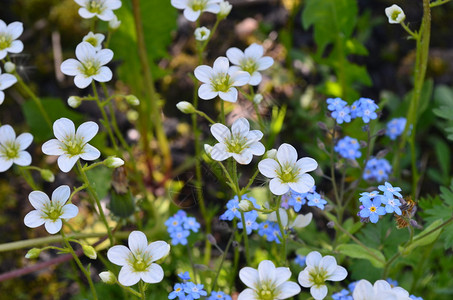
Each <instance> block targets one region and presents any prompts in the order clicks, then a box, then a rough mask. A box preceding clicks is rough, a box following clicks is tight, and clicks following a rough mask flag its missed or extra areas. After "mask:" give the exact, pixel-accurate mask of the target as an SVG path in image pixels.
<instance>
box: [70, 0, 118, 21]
mask: <svg viewBox="0 0 453 300" xmlns="http://www.w3.org/2000/svg"><path fill="white" fill-rule="evenodd" d="M74 1H75V2H76V3H77V4H78V5H80V6H81V7H80V8H79V15H80V16H81V17H82V18H84V19H91V18H93V17H98V18H99V19H100V20H102V21H111V20H113V19H114V18H115V17H116V16H115V14H114V13H113V10H115V9H118V8H120V7H121V1H120V0H74Z"/></svg>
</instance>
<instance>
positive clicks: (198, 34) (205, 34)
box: [194, 26, 211, 42]
mask: <svg viewBox="0 0 453 300" xmlns="http://www.w3.org/2000/svg"><path fill="white" fill-rule="evenodd" d="M194 34H195V39H196V40H197V41H200V42H202V41H206V40H207V39H208V38H209V35H210V34H211V30H209V29H208V28H206V27H204V26H203V27H198V28H197V29H195V32H194Z"/></svg>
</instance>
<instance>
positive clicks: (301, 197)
mask: <svg viewBox="0 0 453 300" xmlns="http://www.w3.org/2000/svg"><path fill="white" fill-rule="evenodd" d="M307 194H308V193H297V192H295V191H293V190H291V196H290V198H289V201H288V204H289V205H290V206H292V207H293V208H294V211H295V212H299V211H300V209H301V208H302V205H304V204H305V203H306V202H307V200H305V198H306V196H307Z"/></svg>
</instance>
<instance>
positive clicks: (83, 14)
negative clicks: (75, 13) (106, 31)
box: [79, 7, 96, 19]
mask: <svg viewBox="0 0 453 300" xmlns="http://www.w3.org/2000/svg"><path fill="white" fill-rule="evenodd" d="M79 15H80V16H81V17H82V18H84V19H91V18H92V17H94V16H95V15H96V14H93V13H92V12H89V11H88V10H87V9H86V8H85V7H81V8H79Z"/></svg>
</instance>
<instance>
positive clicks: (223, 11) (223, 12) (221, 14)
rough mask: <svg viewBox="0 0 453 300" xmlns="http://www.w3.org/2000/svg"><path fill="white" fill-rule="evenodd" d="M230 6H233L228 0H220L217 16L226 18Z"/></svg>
mask: <svg viewBox="0 0 453 300" xmlns="http://www.w3.org/2000/svg"><path fill="white" fill-rule="evenodd" d="M232 8H233V6H232V5H231V4H230V2H228V1H222V2H220V11H219V13H218V16H219V18H222V19H223V18H226V17H227V16H228V15H229V14H230V12H231V9H232Z"/></svg>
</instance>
